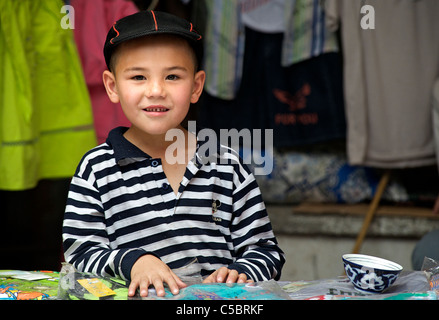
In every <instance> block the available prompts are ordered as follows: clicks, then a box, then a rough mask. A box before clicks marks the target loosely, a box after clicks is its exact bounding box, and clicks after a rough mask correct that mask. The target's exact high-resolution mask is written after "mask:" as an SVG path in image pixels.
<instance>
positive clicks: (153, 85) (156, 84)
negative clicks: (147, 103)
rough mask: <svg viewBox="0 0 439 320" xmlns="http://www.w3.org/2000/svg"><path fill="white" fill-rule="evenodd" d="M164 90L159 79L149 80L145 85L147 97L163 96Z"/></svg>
mask: <svg viewBox="0 0 439 320" xmlns="http://www.w3.org/2000/svg"><path fill="white" fill-rule="evenodd" d="M164 92H165V91H164V90H163V84H162V83H161V82H160V81H151V82H150V83H149V85H147V87H146V95H147V96H148V97H164V95H165V93H164Z"/></svg>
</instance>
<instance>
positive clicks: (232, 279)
mask: <svg viewBox="0 0 439 320" xmlns="http://www.w3.org/2000/svg"><path fill="white" fill-rule="evenodd" d="M213 282H220V283H222V282H225V283H245V282H253V281H252V280H247V275H246V274H245V273H239V274H238V271H236V270H231V269H228V268H226V267H222V268H219V269H218V270H216V271H214V272H213V273H212V274H211V275H210V276H208V277H207V278H206V279H204V281H203V283H213Z"/></svg>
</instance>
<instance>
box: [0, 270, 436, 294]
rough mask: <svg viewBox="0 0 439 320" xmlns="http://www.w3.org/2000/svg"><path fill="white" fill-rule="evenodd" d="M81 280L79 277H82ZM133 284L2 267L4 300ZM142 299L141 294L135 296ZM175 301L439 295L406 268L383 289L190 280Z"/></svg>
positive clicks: (342, 281) (123, 290) (340, 283)
mask: <svg viewBox="0 0 439 320" xmlns="http://www.w3.org/2000/svg"><path fill="white" fill-rule="evenodd" d="M78 280H79V281H78ZM127 293H128V288H127V286H126V284H125V282H124V281H121V280H120V279H113V278H112V279H107V278H105V279H104V278H99V277H96V276H93V275H85V274H81V273H78V272H75V273H74V274H70V275H69V277H66V276H65V275H64V274H61V273H59V272H53V271H32V272H29V271H20V270H0V300H99V299H100V300H127V299H128V297H127ZM134 299H140V297H137V298H134ZM148 299H172V300H207V299H208V300H228V299H234V300H242V299H246V300H273V299H276V300H281V299H292V300H359V299H361V300H362V299H366V300H437V296H436V293H435V291H432V290H430V285H429V283H428V280H427V277H426V275H425V273H424V272H422V271H403V272H402V273H401V275H400V276H399V277H398V279H397V280H396V281H395V283H394V284H393V285H392V286H391V287H390V288H388V289H387V290H386V291H384V292H383V293H381V294H366V293H362V292H360V291H357V290H356V289H355V288H354V287H353V285H352V284H351V283H350V281H349V280H348V279H347V278H346V277H337V278H333V279H321V280H311V281H307V280H303V281H302V280H300V281H277V282H276V281H273V280H271V281H263V282H257V283H256V284H252V285H232V286H230V285H226V284H213V285H212V284H211V285H206V284H200V283H199V281H198V279H194V281H193V282H192V283H191V285H190V286H189V287H187V288H185V289H182V290H181V291H180V294H179V295H177V296H172V295H171V294H170V293H169V294H168V295H167V296H166V297H165V298H158V297H157V296H155V294H154V290H153V289H151V290H150V294H149V298H148Z"/></svg>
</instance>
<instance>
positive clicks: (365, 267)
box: [342, 254, 402, 293]
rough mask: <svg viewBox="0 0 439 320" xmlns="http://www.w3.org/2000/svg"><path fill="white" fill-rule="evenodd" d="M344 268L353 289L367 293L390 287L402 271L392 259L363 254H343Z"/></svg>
mask: <svg viewBox="0 0 439 320" xmlns="http://www.w3.org/2000/svg"><path fill="white" fill-rule="evenodd" d="M342 259H343V264H344V269H345V271H346V275H347V276H348V278H349V280H351V282H352V284H353V285H354V287H355V289H357V290H359V291H363V292H368V293H381V292H382V291H384V290H385V289H387V288H388V287H390V286H391V285H392V284H393V283H394V282H395V280H396V279H397V278H398V275H399V274H400V272H401V271H402V267H401V266H400V265H399V264H397V263H395V262H392V261H389V260H385V259H382V258H377V257H373V256H367V255H364V254H345V255H343V257H342Z"/></svg>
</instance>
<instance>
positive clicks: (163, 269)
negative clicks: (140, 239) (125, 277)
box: [128, 254, 187, 297]
mask: <svg viewBox="0 0 439 320" xmlns="http://www.w3.org/2000/svg"><path fill="white" fill-rule="evenodd" d="M163 283H167V284H168V287H169V290H171V292H172V293H173V294H178V292H179V291H180V289H181V288H184V287H186V286H187V285H186V284H185V283H184V282H183V281H181V280H180V278H179V277H177V275H176V274H175V273H174V272H172V270H171V269H169V267H168V266H167V265H166V264H165V263H164V262H163V261H161V260H160V259H159V258H157V257H155V256H153V255H149V254H147V255H144V256H141V257H140V258H139V259H137V261H136V262H135V263H134V265H133V267H132V269H131V283H130V286H129V288H128V296H130V297H132V296H134V295H135V294H136V289H137V288H139V291H140V296H141V297H146V296H148V287H149V286H150V285H153V286H154V288H155V290H156V292H157V296H159V297H163V296H164V295H165V289H164V286H163Z"/></svg>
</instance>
